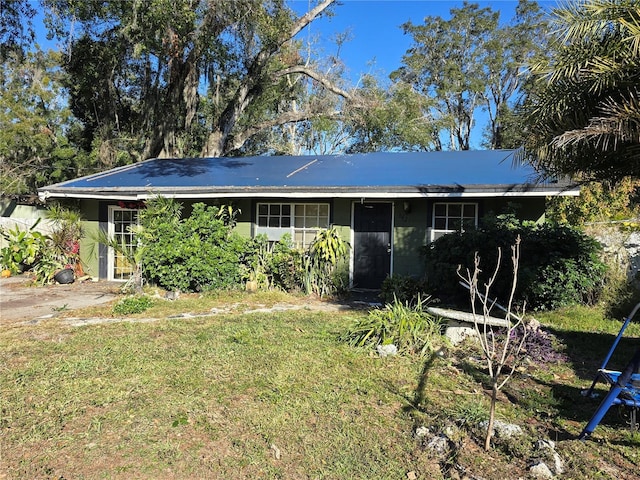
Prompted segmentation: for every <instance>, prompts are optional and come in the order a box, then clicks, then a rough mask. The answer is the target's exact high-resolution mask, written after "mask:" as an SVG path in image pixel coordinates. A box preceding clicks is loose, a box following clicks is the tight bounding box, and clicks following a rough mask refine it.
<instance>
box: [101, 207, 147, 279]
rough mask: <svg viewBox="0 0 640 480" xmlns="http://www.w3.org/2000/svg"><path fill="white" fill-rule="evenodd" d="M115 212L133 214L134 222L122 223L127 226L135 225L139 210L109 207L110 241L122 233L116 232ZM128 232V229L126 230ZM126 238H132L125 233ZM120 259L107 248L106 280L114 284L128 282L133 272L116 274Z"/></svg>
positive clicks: (113, 251)
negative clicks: (117, 260)
mask: <svg viewBox="0 0 640 480" xmlns="http://www.w3.org/2000/svg"><path fill="white" fill-rule="evenodd" d="M116 212H133V213H134V215H135V218H136V222H135V223H133V222H122V223H123V224H125V223H126V224H129V225H137V224H138V222H137V219H138V213H139V212H140V210H139V209H137V208H123V207H120V206H118V205H109V223H108V226H107V233H108V235H109V238H110V239H114V238H115V237H116V233H122V232H116V221H115V215H116ZM126 231H127V232H128V229H127V230H126ZM126 235H127V236H129V237H130V238H133V235H132V234H130V233H126ZM120 257H122V256H121V255H119V254H117V253H116V252H115V250H114V249H113V248H112V247H110V246H109V247H108V251H107V280H109V281H114V282H119V281H122V282H124V281H127V280H129V277H130V276H131V274H133V271H131V272H130V273H129V274H126V273H119V274H116V263H117V262H116V259H117V258H120Z"/></svg>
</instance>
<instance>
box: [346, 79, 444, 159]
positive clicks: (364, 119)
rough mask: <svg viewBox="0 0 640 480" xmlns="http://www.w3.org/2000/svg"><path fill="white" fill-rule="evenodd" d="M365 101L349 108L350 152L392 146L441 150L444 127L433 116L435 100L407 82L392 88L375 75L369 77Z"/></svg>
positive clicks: (364, 90)
mask: <svg viewBox="0 0 640 480" xmlns="http://www.w3.org/2000/svg"><path fill="white" fill-rule="evenodd" d="M362 83H363V86H362V88H361V89H360V92H359V94H360V97H361V101H360V103H359V104H358V105H356V106H355V107H354V108H352V109H350V110H349V115H348V122H347V126H348V131H349V133H350V137H351V145H350V146H349V151H350V152H377V151H390V150H403V151H430V150H441V149H442V144H441V140H440V129H441V128H442V127H443V125H442V122H439V121H438V120H437V119H436V118H434V117H433V114H432V111H433V107H434V101H433V100H432V99H431V98H430V97H426V96H424V95H421V94H419V93H418V92H416V91H415V90H414V89H413V87H412V86H411V85H409V84H407V83H405V82H396V83H394V84H393V85H391V86H390V87H388V88H384V87H383V86H380V85H379V84H378V82H377V81H376V79H375V78H373V77H365V78H364V79H363V82H362Z"/></svg>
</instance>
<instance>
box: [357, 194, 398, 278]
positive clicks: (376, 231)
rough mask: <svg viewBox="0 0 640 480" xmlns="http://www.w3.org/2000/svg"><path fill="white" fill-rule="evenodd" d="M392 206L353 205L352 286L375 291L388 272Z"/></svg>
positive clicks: (375, 204) (377, 204)
mask: <svg viewBox="0 0 640 480" xmlns="http://www.w3.org/2000/svg"><path fill="white" fill-rule="evenodd" d="M391 212H392V209H391V204H390V203H376V202H369V203H355V204H354V209H353V233H354V235H353V237H354V238H353V287H354V288H371V289H378V288H380V287H381V286H382V282H383V281H384V279H385V278H387V275H389V274H390V273H391Z"/></svg>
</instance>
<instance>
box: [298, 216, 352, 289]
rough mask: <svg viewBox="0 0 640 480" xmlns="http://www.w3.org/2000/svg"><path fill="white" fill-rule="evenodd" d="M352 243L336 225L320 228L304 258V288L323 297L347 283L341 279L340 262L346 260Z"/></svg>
mask: <svg viewBox="0 0 640 480" xmlns="http://www.w3.org/2000/svg"><path fill="white" fill-rule="evenodd" d="M349 248H350V245H349V243H348V242H346V241H344V240H343V239H342V237H340V235H339V233H338V231H337V229H336V228H335V227H331V228H328V229H326V230H320V231H319V232H318V233H317V235H316V238H315V239H314V241H313V243H312V244H311V245H310V246H309V251H308V254H307V256H306V257H305V259H304V260H303V267H304V279H303V285H304V290H305V292H306V293H307V294H309V293H316V294H318V295H320V296H321V297H322V296H324V295H328V294H333V293H336V292H337V291H338V290H339V289H340V288H344V287H345V285H344V284H343V283H342V282H341V281H340V280H341V279H342V278H343V277H342V276H340V275H339V274H338V275H336V274H337V273H339V264H340V262H344V261H346V255H347V253H348V252H349Z"/></svg>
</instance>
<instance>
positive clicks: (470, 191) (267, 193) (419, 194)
mask: <svg viewBox="0 0 640 480" xmlns="http://www.w3.org/2000/svg"><path fill="white" fill-rule="evenodd" d="M52 187H54V188H52ZM55 187H56V186H53V185H52V186H50V187H45V188H41V189H38V196H39V197H40V199H41V200H43V201H44V200H46V199H48V198H76V199H99V200H146V199H149V198H153V197H156V196H159V195H162V196H167V197H173V198H180V199H187V198H192V199H207V198H258V197H259V198H268V197H291V198H353V197H355V198H359V197H367V198H430V197H433V198H446V197H453V198H460V197H545V196H577V195H579V194H580V190H579V187H578V186H576V185H558V184H545V185H539V184H538V185H536V184H514V185H415V186H385V187H379V186H365V187H362V186H358V187H255V186H252V187H182V188H175V187H157V188H147V189H139V188H126V187H113V188H107V189H105V188H65V187H57V188H55Z"/></svg>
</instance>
